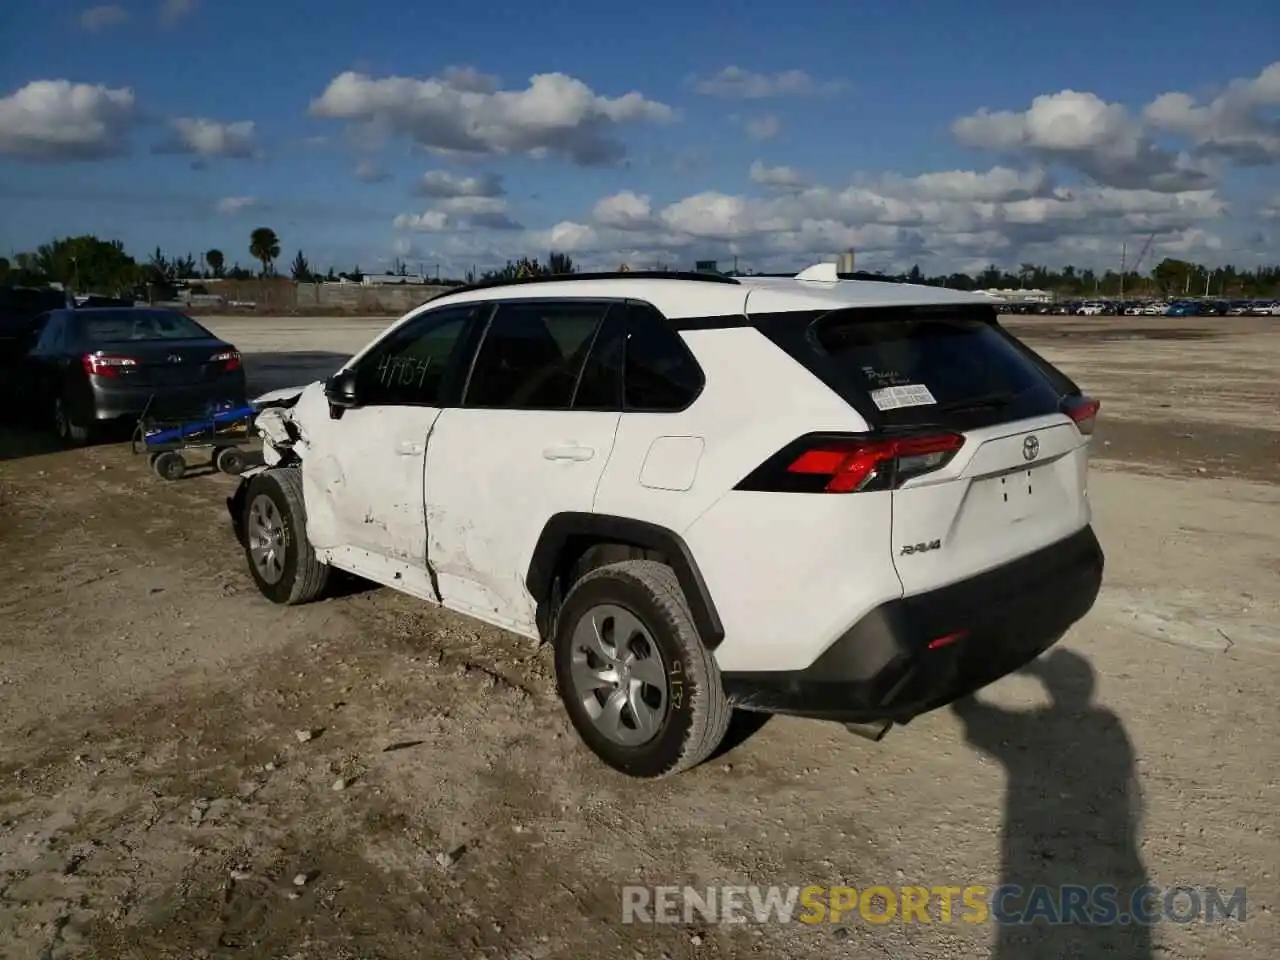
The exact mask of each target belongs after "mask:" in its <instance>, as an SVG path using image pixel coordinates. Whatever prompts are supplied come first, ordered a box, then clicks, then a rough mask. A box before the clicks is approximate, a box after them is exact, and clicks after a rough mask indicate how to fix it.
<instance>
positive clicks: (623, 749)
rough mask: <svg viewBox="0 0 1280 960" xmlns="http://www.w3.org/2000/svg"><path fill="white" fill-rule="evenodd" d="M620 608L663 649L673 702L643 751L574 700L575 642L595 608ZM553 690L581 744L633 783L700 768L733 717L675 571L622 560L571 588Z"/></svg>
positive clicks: (562, 615) (557, 638) (557, 635)
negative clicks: (615, 736) (614, 735)
mask: <svg viewBox="0 0 1280 960" xmlns="http://www.w3.org/2000/svg"><path fill="white" fill-rule="evenodd" d="M602 605H609V606H616V607H621V608H622V609H623V610H625V611H627V612H628V613H630V614H631V615H632V616H634V617H636V618H637V619H638V620H639V621H640V623H641V624H642V625H643V627H644V629H645V631H646V632H647V633H648V634H649V636H651V637H652V639H653V641H654V644H655V645H656V646H657V648H658V651H657V652H658V654H659V656H660V657H661V660H662V665H663V669H664V671H665V673H666V677H667V684H668V696H667V697H666V698H665V703H664V706H665V714H664V716H663V718H662V720H661V722H660V724H659V726H658V729H657V733H656V734H655V735H654V736H653V737H652V738H651V739H649V740H648V741H646V742H644V743H640V744H638V745H634V746H632V745H624V744H622V743H618V742H616V741H615V740H612V739H610V738H609V737H607V736H605V734H604V733H602V732H601V731H600V730H599V729H598V728H597V726H596V725H595V722H594V721H593V720H592V719H591V716H590V715H589V714H588V712H587V709H586V707H585V706H584V705H583V703H582V701H581V699H580V698H579V696H577V695H576V689H575V687H574V683H573V679H572V662H573V660H572V658H573V636H574V631H575V629H576V628H577V626H578V623H579V621H581V620H582V618H583V617H584V616H585V615H586V614H588V613H589V612H590V611H592V610H593V609H595V608H596V607H600V606H602ZM554 644H555V663H556V685H557V687H558V689H559V692H560V699H561V700H562V701H563V702H564V705H565V709H566V710H567V711H568V713H569V719H570V721H571V722H572V723H573V726H574V729H575V730H577V732H578V736H579V737H581V738H582V741H583V742H584V743H585V744H586V745H587V747H589V748H590V749H591V751H592V752H593V753H594V754H595V755H596V756H597V757H599V758H600V759H601V760H603V761H604V762H605V763H606V764H607V765H609V766H610V767H612V768H613V769H615V770H618V771H620V772H622V773H625V774H627V775H629V776H633V777H665V776H670V775H672V774H675V773H679V772H681V771H684V770H688V769H690V768H691V767H695V766H697V765H698V764H699V763H702V762H703V761H704V760H706V759H707V758H708V757H710V756H711V755H712V754H713V753H714V752H715V750H716V748H717V747H718V746H719V745H720V742H721V741H722V740H723V739H724V736H725V732H726V731H727V729H728V727H729V718H730V715H731V713H732V711H731V709H730V707H729V703H728V701H727V699H726V698H725V695H724V688H723V687H722V685H721V683H720V670H719V668H718V667H717V666H716V662H715V659H714V658H713V657H712V655H711V653H710V651H708V650H707V648H706V647H705V646H703V644H702V640H701V639H700V638H699V636H698V631H697V628H696V627H695V626H694V623H693V617H692V616H691V614H690V613H689V606H688V603H687V602H686V600H685V597H684V593H683V592H682V591H681V589H680V583H679V581H678V580H677V579H676V575H675V573H674V571H672V569H671V568H670V567H668V566H667V565H666V564H663V563H659V562H657V561H654V560H624V561H622V562H620V563H610V564H607V565H605V566H602V567H598V568H596V569H594V570H592V571H590V572H589V573H587V574H586V575H585V576H583V577H582V579H580V580H578V581H577V582H576V583H574V584H573V586H572V587H571V588H570V590H569V593H568V595H567V596H566V597H565V600H564V604H563V606H562V607H561V608H560V611H559V613H558V615H557V617H556V625H555V631H554Z"/></svg>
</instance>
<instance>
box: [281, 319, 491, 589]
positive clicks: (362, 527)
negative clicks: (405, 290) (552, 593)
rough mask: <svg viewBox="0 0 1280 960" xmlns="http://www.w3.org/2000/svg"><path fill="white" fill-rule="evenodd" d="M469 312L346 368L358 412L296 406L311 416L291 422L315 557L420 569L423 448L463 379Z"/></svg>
mask: <svg viewBox="0 0 1280 960" xmlns="http://www.w3.org/2000/svg"><path fill="white" fill-rule="evenodd" d="M476 312H477V311H476V308H474V307H472V306H467V305H462V306H458V307H443V308H441V309H439V310H433V311H429V312H427V313H424V314H421V315H420V316H418V317H415V318H414V319H413V320H411V321H409V322H408V323H406V324H405V325H403V326H402V327H399V328H398V329H395V330H393V331H392V332H391V333H389V334H387V336H386V337H385V338H384V339H383V340H382V341H380V342H379V343H377V344H375V345H374V347H373V348H372V349H371V350H369V351H368V352H367V353H366V354H365V355H364V356H362V357H360V358H359V359H358V360H356V361H355V362H354V369H355V371H356V385H357V393H358V396H359V398H360V405H359V406H358V407H354V408H350V409H343V410H329V409H320V408H327V407H328V401H327V400H325V398H324V395H323V394H322V393H320V392H313V393H308V394H307V395H306V397H305V398H304V400H303V401H301V402H300V403H299V407H300V408H301V407H302V406H303V405H304V404H305V405H307V406H312V405H314V406H315V407H316V408H317V409H315V410H314V411H311V410H304V409H300V410H299V413H300V414H301V419H303V420H304V422H306V423H308V424H310V425H312V426H311V430H310V434H309V436H308V437H307V441H308V447H309V449H308V451H307V454H306V461H305V467H304V469H303V471H302V474H303V489H304V495H305V497H306V504H307V527H308V533H309V536H310V539H311V541H312V543H313V545H314V546H316V547H317V548H318V549H326V548H329V549H340V550H341V551H343V553H344V555H345V556H346V557H347V558H348V565H350V564H351V563H356V564H359V563H361V562H362V557H363V555H365V554H372V555H373V557H372V558H369V559H371V560H372V561H373V562H375V563H376V562H377V561H378V560H380V559H385V560H390V561H393V562H399V563H405V564H409V565H411V566H413V567H415V568H421V569H425V568H426V566H427V542H426V507H425V501H424V498H423V477H424V470H425V465H426V455H427V442H428V437H429V436H430V434H431V430H432V428H433V427H434V425H435V423H436V421H437V418H438V417H439V416H440V411H441V408H442V407H443V406H444V405H445V404H447V403H449V402H450V401H451V396H450V395H451V393H452V395H453V398H456V395H457V391H458V388H459V385H460V380H461V376H463V375H465V372H466V371H465V363H464V361H463V357H464V356H465V355H466V354H467V353H468V349H467V348H468V341H469V338H468V334H469V333H470V332H471V323H472V318H473V317H474V316H475V315H476ZM454 402H456V399H455V400H454Z"/></svg>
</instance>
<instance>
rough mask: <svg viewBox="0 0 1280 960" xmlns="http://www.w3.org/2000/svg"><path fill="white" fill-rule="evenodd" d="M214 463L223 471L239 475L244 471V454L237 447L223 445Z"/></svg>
mask: <svg viewBox="0 0 1280 960" xmlns="http://www.w3.org/2000/svg"><path fill="white" fill-rule="evenodd" d="M213 465H214V466H215V467H217V468H218V469H219V470H221V471H222V472H223V473H229V474H233V475H235V476H239V475H240V474H241V473H243V472H244V454H243V453H242V452H240V451H239V450H237V449H236V448H235V447H223V448H222V449H221V450H219V451H218V453H217V455H216V456H215V457H214V458H213Z"/></svg>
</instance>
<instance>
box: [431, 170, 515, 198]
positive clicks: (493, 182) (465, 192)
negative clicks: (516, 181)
mask: <svg viewBox="0 0 1280 960" xmlns="http://www.w3.org/2000/svg"><path fill="white" fill-rule="evenodd" d="M413 192H414V193H416V194H418V195H419V196H423V197H500V196H502V194H503V192H504V191H503V189H502V177H500V176H498V175H497V174H496V173H482V174H480V175H479V176H475V177H459V176H455V175H454V174H452V173H449V172H448V171H447V170H428V171H427V172H426V173H424V174H423V175H422V176H421V178H419V180H418V182H417V183H416V184H414V190H413Z"/></svg>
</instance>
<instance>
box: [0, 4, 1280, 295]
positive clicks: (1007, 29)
mask: <svg viewBox="0 0 1280 960" xmlns="http://www.w3.org/2000/svg"><path fill="white" fill-rule="evenodd" d="M0 211H2V212H0V255H12V254H13V253H14V252H17V251H22V250H30V249H34V248H35V247H36V246H37V245H39V244H40V243H43V242H46V241H48V240H49V239H52V238H53V237H56V236H65V235H69V234H80V233H93V234H96V235H97V236H99V237H101V238H104V239H118V240H120V241H122V242H123V243H124V244H125V246H126V247H127V248H128V249H129V251H130V252H131V253H133V254H134V255H135V256H138V257H139V258H140V259H145V258H146V257H147V255H148V254H149V252H150V251H151V250H153V249H155V248H156V247H157V246H159V247H161V248H162V249H163V250H164V251H165V253H166V254H168V255H169V256H180V255H184V254H187V253H190V254H192V255H193V256H195V257H196V259H197V260H198V259H199V257H200V255H201V253H202V252H203V251H205V250H208V249H210V248H217V249H220V250H222V251H223V252H224V254H225V256H226V260H227V262H228V264H231V263H233V262H239V263H241V264H242V265H245V266H251V265H252V260H251V258H250V256H249V253H248V245H249V234H250V232H251V231H252V230H253V229H254V228H255V227H259V226H268V227H271V228H272V229H274V230H275V231H276V232H277V233H278V234H279V236H280V240H281V246H282V257H281V261H282V262H288V261H289V260H290V259H292V257H293V255H294V253H295V252H296V251H297V250H299V249H301V250H303V251H304V252H305V254H306V257H307V259H308V260H309V261H310V263H311V265H312V267H313V268H315V267H319V268H320V269H327V268H328V267H329V266H334V267H336V268H337V269H339V270H349V269H352V268H353V267H355V266H357V265H359V266H361V267H363V269H365V270H366V271H373V270H379V269H386V268H388V267H389V266H390V265H391V264H392V263H393V262H394V260H395V258H397V257H399V258H402V259H403V260H404V261H405V262H406V263H407V264H408V266H409V268H410V270H411V271H415V272H416V271H418V270H422V271H424V272H426V273H429V274H431V273H435V272H437V271H439V272H440V273H442V274H444V275H451V276H459V275H461V274H462V273H463V272H465V271H466V270H468V269H470V268H472V267H473V266H475V267H477V268H479V269H484V268H486V267H491V266H498V265H501V264H502V263H503V262H505V261H506V260H507V259H508V258H518V257H520V256H525V255H528V256H540V257H543V258H545V256H546V255H547V253H548V251H550V250H559V251H563V252H567V253H569V254H570V255H571V256H572V257H573V258H574V259H575V261H577V262H578V263H579V264H580V265H582V266H585V267H588V268H601V269H614V268H616V267H617V266H618V265H619V264H622V263H627V264H629V265H630V266H631V267H632V268H635V269H640V268H644V267H653V266H657V265H667V266H670V267H676V268H692V266H693V264H694V262H695V261H696V260H703V259H712V260H718V261H719V262H720V264H721V265H722V267H728V266H731V265H733V263H734V262H735V257H736V258H738V259H737V262H738V265H739V266H740V267H741V268H742V269H755V270H762V271H777V270H790V269H792V268H794V269H796V270H797V271H798V270H800V269H802V268H803V267H805V266H807V265H809V264H811V263H815V262H819V261H822V260H829V259H831V258H833V257H834V256H835V255H836V254H837V253H839V252H841V251H844V250H849V249H852V250H854V251H855V256H856V265H857V267H858V268H859V269H866V270H889V271H896V270H905V269H907V268H909V267H910V266H911V265H913V264H918V265H920V266H921V268H922V269H924V270H925V272H926V273H943V272H945V273H950V272H952V271H957V270H959V271H966V272H972V271H977V270H979V269H981V268H982V267H984V266H985V265H986V264H988V263H995V264H997V265H1000V266H1007V267H1015V266H1016V265H1017V264H1018V263H1021V262H1024V261H1031V262H1035V263H1042V264H1047V265H1050V266H1061V265H1063V264H1067V263H1071V264H1074V265H1076V266H1077V268H1093V269H1095V270H1105V269H1116V268H1118V267H1119V265H1120V260H1121V256H1122V251H1127V254H1126V255H1127V257H1128V262H1129V264H1130V265H1132V261H1133V258H1134V257H1135V255H1136V252H1137V250H1138V249H1140V248H1141V247H1142V245H1143V244H1144V243H1145V242H1146V240H1147V238H1148V237H1149V236H1151V235H1153V234H1154V237H1155V239H1154V241H1153V242H1152V245H1151V249H1150V252H1149V253H1148V257H1149V259H1148V260H1147V261H1145V262H1144V266H1147V267H1149V266H1150V265H1151V264H1152V263H1154V262H1157V261H1158V260H1159V259H1161V258H1163V257H1166V256H1171V257H1179V258H1187V259H1193V260H1197V261H1199V262H1202V263H1207V264H1211V265H1221V264H1224V263H1234V264H1236V265H1237V266H1242V267H1252V266H1256V265H1259V264H1275V263H1280V3H1276V2H1275V0H1225V2H1222V3H1218V4H1213V5H1208V4H1204V3H1203V2H1198V0H1197V2H1191V0H1162V2H1160V3H1153V2H1149V0H1129V2H1127V3H1115V2H1105V3H1104V2H1101V0H1076V2H1072V3H1056V4H1039V5H1037V4H1029V3H1025V2H1020V3H1014V2H1007V0H970V2H968V3H963V4H960V3H942V2H940V0H933V2H929V3H925V2H923V0H894V2H892V3H889V2H885V3H881V4H876V5H872V4H868V3H865V2H853V3H843V4H840V3H835V2H831V0H828V2H817V0H791V2H788V3H776V2H774V3H764V2H761V0H741V2H739V3H735V4H733V5H728V4H725V5H720V6H717V5H714V4H687V3H678V2H675V0H650V2H648V3H647V4H644V5H643V6H636V5H618V6H612V5H609V4H605V3H585V2H579V0H544V2H541V3H533V4H530V3H523V2H522V3H515V2H509V0H489V2H488V3H485V4H478V3H474V2H472V3H461V2H456V0H437V2H434V3H431V4H422V5H413V4H402V3H401V4H394V5H392V4H378V3H370V4H364V5H357V4H350V3H337V2H334V0H309V2H307V3H300V2H295V0H270V2H264V0H259V2H256V3H250V2H248V0H220V2H217V3H213V2H210V0H120V2H118V3H109V4H103V5H94V4H92V3H87V4H86V3H74V2H68V0H33V2H30V3H27V4H5V5H4V7H3V9H2V10H0Z"/></svg>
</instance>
